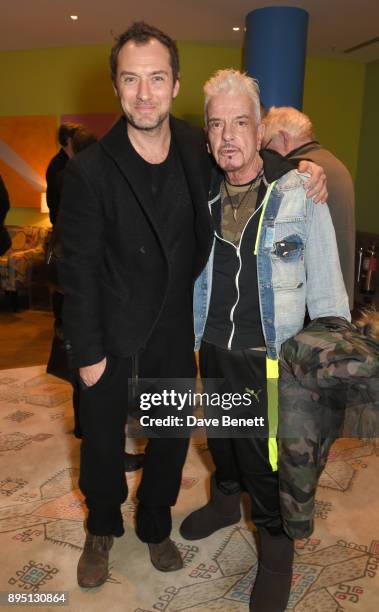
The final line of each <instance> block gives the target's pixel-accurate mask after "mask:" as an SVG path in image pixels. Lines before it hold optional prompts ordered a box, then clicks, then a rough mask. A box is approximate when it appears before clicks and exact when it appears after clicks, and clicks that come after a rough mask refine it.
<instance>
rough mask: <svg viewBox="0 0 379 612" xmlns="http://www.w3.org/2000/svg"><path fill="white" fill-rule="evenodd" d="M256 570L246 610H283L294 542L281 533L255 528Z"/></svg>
mask: <svg viewBox="0 0 379 612" xmlns="http://www.w3.org/2000/svg"><path fill="white" fill-rule="evenodd" d="M258 533H259V537H260V546H259V555H258V572H257V577H256V579H255V583H254V586H253V590H252V592H251V596H250V608H249V609H250V612H284V610H285V609H286V607H287V603H288V599H289V596H290V590H291V581H292V565H293V555H294V541H293V540H291V539H290V538H289V537H287V536H286V535H285V534H284V533H282V534H280V535H275V536H274V535H271V534H270V533H269V532H268V531H267V530H266V529H263V528H260V529H258Z"/></svg>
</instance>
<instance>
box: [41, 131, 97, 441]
mask: <svg viewBox="0 0 379 612" xmlns="http://www.w3.org/2000/svg"><path fill="white" fill-rule="evenodd" d="M67 125H68V124H63V125H62V126H61V128H63V127H64V126H67ZM61 128H60V129H61ZM69 140H70V143H69V145H67V146H69V149H70V150H69V156H68V157H67V159H69V158H71V157H73V156H74V155H77V154H78V153H80V152H81V151H84V150H85V149H86V148H87V147H89V146H90V145H92V144H93V143H95V142H96V141H97V138H96V136H95V134H93V133H92V132H91V131H90V130H88V129H87V128H86V127H85V126H84V125H76V126H75V132H74V133H73V135H72V136H70V137H69ZM61 150H62V149H61ZM58 155H59V154H58ZM64 175H65V169H64V168H63V169H61V170H60V171H59V172H57V173H56V174H55V177H54V189H55V195H56V197H58V196H59V197H60V193H61V191H62V187H63V182H64ZM58 209H59V202H58V201H57V206H56V207H55V208H54V211H55V219H54V229H53V234H52V237H51V245H50V247H49V256H48V266H49V268H48V269H49V282H50V286H51V287H52V288H53V294H52V303H53V313H54V336H53V343H52V347H51V353H50V357H49V361H48V364H47V372H48V373H49V374H53V375H54V376H58V377H59V378H63V379H64V380H68V381H69V382H70V383H71V384H72V388H73V396H72V404H73V408H74V435H75V436H76V437H77V438H81V437H82V433H81V427H80V418H79V389H78V384H77V381H76V379H75V377H74V376H73V375H72V371H71V370H70V369H69V367H68V362H67V355H66V352H65V350H64V347H63V344H64V335H63V327H62V309H63V301H64V294H63V290H62V288H61V286H60V284H59V282H58V277H57V261H59V258H60V257H61V250H62V247H61V227H60V223H59V218H58Z"/></svg>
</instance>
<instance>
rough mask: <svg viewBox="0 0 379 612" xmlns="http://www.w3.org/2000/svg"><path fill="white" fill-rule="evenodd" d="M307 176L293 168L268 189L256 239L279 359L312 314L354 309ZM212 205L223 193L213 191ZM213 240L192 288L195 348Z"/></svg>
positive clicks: (269, 343)
mask: <svg viewBox="0 0 379 612" xmlns="http://www.w3.org/2000/svg"><path fill="white" fill-rule="evenodd" d="M306 179H307V176H306V175H304V174H300V173H299V172H298V171H297V170H292V171H290V172H288V173H287V174H285V175H284V176H282V177H281V178H280V179H279V180H277V181H275V182H274V183H271V184H270V185H269V186H268V188H267V192H266V201H265V203H264V205H263V210H262V215H261V222H260V227H259V229H258V236H257V241H256V244H255V245H253V244H252V245H251V248H252V249H254V253H255V254H256V257H257V274H258V291H259V305H260V315H261V321H262V329H263V335H264V338H265V342H266V348H267V354H268V356H269V357H270V358H271V359H277V358H278V356H279V352H280V347H281V345H282V344H283V342H285V341H286V340H287V339H288V338H291V337H292V336H294V335H295V334H297V333H298V332H299V331H300V330H301V329H302V327H303V324H304V317H305V311H306V308H308V313H309V316H310V318H311V319H316V318H318V317H328V316H338V317H344V318H345V319H347V320H348V321H350V311H349V304H348V298H347V294H346V290H345V286H344V283H343V279H342V274H341V268H340V263H339V258H338V251H337V244H336V237H335V232H334V227H333V223H332V220H331V217H330V213H329V208H328V207H327V206H326V205H325V204H314V203H313V200H311V199H309V198H307V197H306V190H305V188H304V182H305V180H306ZM212 195H213V197H211V199H210V201H209V202H208V204H209V207H210V209H211V207H212V205H213V204H214V203H215V202H216V201H217V200H218V199H219V198H220V193H219V186H218V188H217V194H216V193H215V192H213V194H212V193H211V196H212ZM214 248H215V243H214V242H213V248H212V251H211V254H210V256H209V259H208V262H207V264H206V266H205V268H204V270H203V272H202V273H201V274H200V276H199V277H198V278H197V280H196V283H195V289H194V325H195V350H198V349H199V348H200V343H201V339H202V336H203V333H204V328H205V324H206V320H207V316H208V310H209V303H210V298H211V292H212V271H213V257H214Z"/></svg>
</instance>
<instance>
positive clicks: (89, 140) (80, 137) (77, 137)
mask: <svg viewBox="0 0 379 612" xmlns="http://www.w3.org/2000/svg"><path fill="white" fill-rule="evenodd" d="M96 141H97V137H96V136H95V134H94V133H93V132H91V131H90V130H89V129H88V128H86V127H85V126H84V125H79V127H78V128H77V129H76V130H75V134H74V135H73V137H72V150H73V152H74V154H75V155H76V154H77V153H80V151H84V149H86V148H87V147H89V146H90V145H91V144H93V143H94V142H96Z"/></svg>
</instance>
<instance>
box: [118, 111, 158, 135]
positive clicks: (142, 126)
mask: <svg viewBox="0 0 379 612" xmlns="http://www.w3.org/2000/svg"><path fill="white" fill-rule="evenodd" d="M125 116H126V119H127V122H128V123H129V124H130V125H131V126H132V127H134V128H135V129H136V130H141V131H143V132H152V131H154V130H157V129H158V128H160V127H161V125H162V124H163V123H164V122H165V121H166V119H167V118H168V116H169V113H168V112H167V113H162V114H160V115H158V117H157V119H156V120H155V121H154V122H153V123H151V124H145V123H143V122H139V121H138V120H137V119H136V118H135V117H134V116H133V115H132V114H131V113H125Z"/></svg>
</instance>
